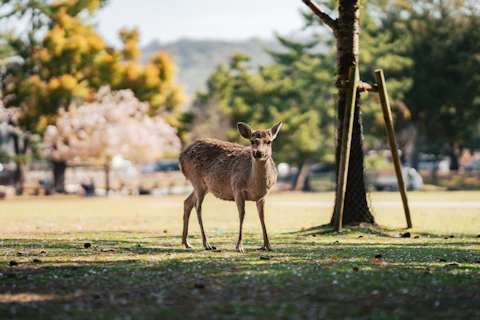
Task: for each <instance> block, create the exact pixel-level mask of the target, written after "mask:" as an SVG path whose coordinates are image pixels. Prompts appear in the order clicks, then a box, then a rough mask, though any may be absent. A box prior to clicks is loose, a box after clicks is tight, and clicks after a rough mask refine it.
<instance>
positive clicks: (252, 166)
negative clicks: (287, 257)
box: [179, 122, 281, 252]
mask: <svg viewBox="0 0 480 320" xmlns="http://www.w3.org/2000/svg"><path fill="white" fill-rule="evenodd" d="M280 126H281V122H279V123H277V124H276V125H275V126H273V127H272V128H271V129H269V130H257V131H253V130H251V128H250V127H249V126H248V125H246V124H244V123H239V124H238V127H239V131H240V133H241V134H242V136H244V137H245V138H247V139H249V140H250V142H251V147H244V146H241V145H238V144H234V143H230V142H225V141H220V140H215V139H202V140H197V141H195V142H194V143H193V144H192V145H190V146H189V147H188V148H187V149H185V150H184V151H183V152H182V153H181V154H180V157H179V162H180V167H181V169H182V172H183V174H184V175H185V177H186V178H187V179H188V180H189V181H190V182H191V183H192V185H193V188H194V191H193V192H192V194H190V196H189V197H188V198H187V199H186V200H185V202H184V228H183V236H182V244H184V245H185V246H186V247H187V248H190V247H191V246H190V243H189V242H188V240H187V236H188V221H189V218H190V212H191V211H192V209H193V207H195V209H196V211H197V216H198V221H199V224H200V229H201V232H202V240H203V245H204V247H205V249H207V250H211V249H212V246H210V244H209V243H208V241H207V239H206V236H205V232H204V229H203V223H202V215H201V212H202V202H203V199H204V197H205V195H206V194H207V193H208V192H211V193H212V194H213V195H214V196H215V197H217V198H219V199H222V200H229V201H235V202H236V204H237V208H238V211H239V217H240V233H239V240H238V243H237V250H238V251H241V252H243V245H242V227H243V219H244V217H245V201H246V200H247V201H255V202H257V209H258V213H259V216H260V221H261V223H262V229H263V238H264V243H263V246H262V249H265V250H271V249H272V248H271V246H270V243H269V241H268V236H267V231H266V228H265V222H264V211H263V207H264V204H265V198H266V196H267V194H268V192H269V191H270V189H271V188H272V187H273V185H274V184H275V183H276V182H277V171H276V168H275V163H274V162H273V160H272V157H271V153H272V150H271V142H272V141H273V139H275V137H276V135H277V133H278V130H279V128H280ZM254 153H255V154H256V156H257V158H255V157H254V156H253V154H254Z"/></svg>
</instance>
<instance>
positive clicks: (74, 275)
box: [0, 192, 480, 319]
mask: <svg viewBox="0 0 480 320" xmlns="http://www.w3.org/2000/svg"><path fill="white" fill-rule="evenodd" d="M183 198H184V196H169V197H163V198H153V197H126V198H84V199H82V198H75V197H60V198H37V199H35V198H31V199H28V200H26V199H14V200H6V201H3V202H1V203H0V219H1V221H2V224H1V226H2V227H1V229H0V230H1V233H2V239H1V240H0V273H1V276H0V318H1V319H39V318H42V319H50V318H51V319H63V318H73V319H110V318H112V319H115V318H116V319H132V318H134V319H160V318H165V319H185V318H196V319H219V318H222V319H240V318H241V319H253V318H265V319H319V318H325V319H332V318H339V319H344V318H352V319H408V318H415V319H439V318H449V319H452V318H453V319H473V318H475V317H479V315H480V263H479V261H480V239H479V238H477V234H478V233H480V209H478V208H462V207H458V208H448V207H440V208H438V207H435V206H433V205H432V207H431V208H429V207H428V206H426V207H425V206H424V207H420V208H419V207H414V206H412V219H413V223H414V227H415V228H414V229H412V230H409V231H410V232H411V233H412V237H411V238H398V235H399V234H400V233H403V232H405V230H404V229H402V228H403V227H404V226H405V219H404V217H403V211H402V209H401V208H389V207H382V206H379V207H378V208H375V202H374V212H375V217H376V219H377V221H378V222H379V223H380V224H381V225H382V226H383V227H384V228H367V227H363V228H360V227H356V228H348V229H345V231H344V232H342V233H341V234H335V233H332V232H330V228H329V227H321V226H320V225H323V224H325V223H327V222H328V221H329V219H330V216H331V211H332V208H331V207H325V206H322V205H317V204H318V203H323V202H324V201H329V202H333V194H332V193H321V194H301V193H280V194H272V195H271V196H270V197H269V199H268V201H267V204H268V205H267V227H268V231H269V235H270V241H271V243H272V245H273V246H274V248H275V249H276V251H275V252H260V251H256V250H255V249H256V248H258V247H260V245H261V230H260V223H259V221H258V217H257V213H256V210H255V206H254V204H253V203H249V205H248V206H247V217H246V220H245V226H244V230H245V234H244V248H245V250H246V253H245V254H240V253H237V252H235V251H234V248H235V243H236V239H237V236H238V235H237V230H238V214H237V212H236V206H235V204H234V203H232V202H222V201H220V200H216V199H213V198H212V197H207V199H206V201H205V204H204V215H203V216H204V224H205V228H206V231H207V236H208V237H209V241H210V243H211V244H212V245H214V246H216V247H217V248H218V249H219V252H211V251H205V250H202V247H201V238H200V235H199V227H198V223H197V221H196V216H195V213H192V217H191V222H190V229H191V236H190V241H191V243H192V244H193V245H194V246H195V247H194V249H190V250H187V249H184V248H182V247H181V246H180V243H181V238H180V235H181V230H182V201H183ZM371 198H372V199H373V200H374V201H379V202H388V201H399V200H400V199H399V195H398V194H397V193H375V194H372V196H371ZM409 199H410V201H412V202H416V201H429V202H432V203H437V202H439V201H456V202H469V201H479V199H478V192H456V193H453V192H452V193H443V192H435V193H433V192H432V193H424V192H418V193H410V194H409ZM295 202H298V203H299V204H295ZM319 226H320V227H319ZM450 235H454V237H453V238H448V239H445V237H446V236H450ZM415 236H419V238H415ZM87 242H88V243H91V244H92V247H91V248H88V249H85V248H84V243H87ZM378 254H382V257H381V258H379V261H373V260H372V259H373V258H374V257H375V255H378ZM337 258H338V259H337ZM12 260H14V261H16V262H17V263H18V265H17V266H13V267H9V266H8V265H9V263H10V261H12ZM453 262H456V263H453Z"/></svg>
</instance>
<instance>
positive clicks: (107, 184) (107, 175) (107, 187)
mask: <svg viewBox="0 0 480 320" xmlns="http://www.w3.org/2000/svg"><path fill="white" fill-rule="evenodd" d="M105 190H106V191H107V195H108V191H110V165H108V164H106V165H105Z"/></svg>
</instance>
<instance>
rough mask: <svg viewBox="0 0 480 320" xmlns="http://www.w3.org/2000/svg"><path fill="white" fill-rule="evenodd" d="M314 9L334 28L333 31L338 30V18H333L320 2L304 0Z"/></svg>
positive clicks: (314, 11)
mask: <svg viewBox="0 0 480 320" xmlns="http://www.w3.org/2000/svg"><path fill="white" fill-rule="evenodd" d="M302 1H303V3H305V4H306V5H307V6H308V7H309V8H310V9H311V10H312V11H313V13H314V14H315V15H316V16H317V17H319V18H320V20H322V21H323V23H325V24H326V25H327V26H329V27H330V28H332V30H333V33H336V32H337V20H334V19H332V18H331V17H330V16H329V15H328V14H326V13H325V11H323V10H322V8H320V6H319V5H318V4H316V3H315V2H313V1H310V0H302Z"/></svg>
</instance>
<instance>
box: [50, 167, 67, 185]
mask: <svg viewBox="0 0 480 320" xmlns="http://www.w3.org/2000/svg"><path fill="white" fill-rule="evenodd" d="M52 162H53V187H54V190H55V192H56V193H65V171H66V170H67V162H66V161H52Z"/></svg>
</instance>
